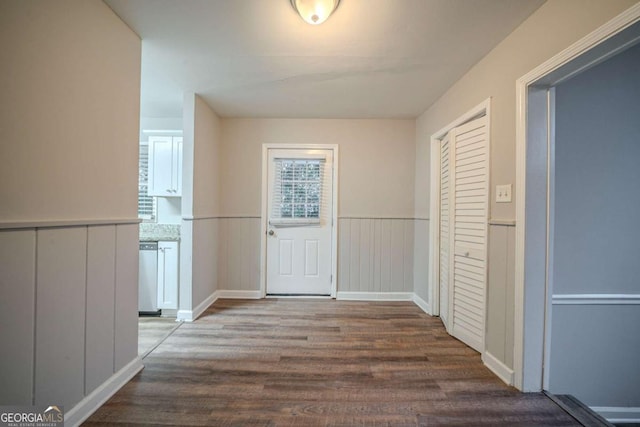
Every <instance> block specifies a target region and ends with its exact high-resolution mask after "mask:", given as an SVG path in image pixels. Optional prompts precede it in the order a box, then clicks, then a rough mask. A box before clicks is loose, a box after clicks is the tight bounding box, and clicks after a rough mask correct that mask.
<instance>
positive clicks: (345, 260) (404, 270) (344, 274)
mask: <svg viewBox="0 0 640 427" xmlns="http://www.w3.org/2000/svg"><path fill="white" fill-rule="evenodd" d="M218 221H219V225H218V236H219V243H218V289H219V290H229V291H259V290H260V218H259V217H236V218H219V219H218ZM414 222H415V220H414V219H413V218H340V219H339V222H338V226H339V228H338V292H339V293H342V295H343V296H345V295H347V294H344V292H348V293H353V292H357V293H371V294H372V295H371V298H373V297H374V296H373V294H377V295H379V294H385V293H398V292H399V293H413V292H414V288H413V286H414V284H413V252H414ZM389 297H391V296H389ZM393 298H395V297H393ZM409 299H411V298H409Z"/></svg>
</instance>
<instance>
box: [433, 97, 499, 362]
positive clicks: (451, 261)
mask: <svg viewBox="0 0 640 427" xmlns="http://www.w3.org/2000/svg"><path fill="white" fill-rule="evenodd" d="M490 104H491V102H490V99H487V100H486V101H484V102H483V103H482V104H480V105H478V106H476V107H475V108H473V109H472V110H470V111H469V112H467V113H466V114H465V115H463V116H462V117H460V118H458V119H457V120H455V121H454V122H452V123H450V124H449V125H447V126H445V127H444V128H443V129H441V130H440V131H438V132H436V133H435V134H433V135H432V136H431V193H430V194H431V200H430V206H431V215H430V218H432V221H431V224H430V227H431V229H430V235H431V240H430V254H431V255H430V257H429V271H430V276H429V290H430V296H431V301H433V303H432V310H433V312H432V314H433V315H439V316H440V318H441V320H442V322H443V324H444V325H445V328H446V329H447V331H448V332H449V333H450V334H451V335H453V336H454V337H456V338H458V339H460V340H461V341H463V342H464V343H466V344H467V345H469V346H470V347H472V348H473V349H475V350H476V351H478V352H480V353H483V352H484V335H485V334H484V331H485V323H486V285H487V262H488V259H487V253H488V251H487V243H488V220H489V195H490V191H489V148H490V144H489V142H490V126H489V124H490Z"/></svg>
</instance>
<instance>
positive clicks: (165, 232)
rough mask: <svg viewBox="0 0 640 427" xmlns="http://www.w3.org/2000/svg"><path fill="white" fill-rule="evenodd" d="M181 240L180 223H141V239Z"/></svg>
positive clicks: (144, 240) (154, 240)
mask: <svg viewBox="0 0 640 427" xmlns="http://www.w3.org/2000/svg"><path fill="white" fill-rule="evenodd" d="M177 240H180V225H179V224H156V223H155V222H141V223H140V241H141V242H157V241H177Z"/></svg>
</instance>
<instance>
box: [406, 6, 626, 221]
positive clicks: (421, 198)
mask: <svg viewBox="0 0 640 427" xmlns="http://www.w3.org/2000/svg"><path fill="white" fill-rule="evenodd" d="M634 3H637V0H606V1H605V0H549V1H548V2H547V3H545V4H544V5H542V7H540V9H538V10H537V11H536V12H534V13H533V15H531V16H530V17H529V18H528V19H527V20H526V21H525V22H523V23H522V25H520V26H519V27H518V28H517V29H516V30H515V31H514V32H513V33H511V35H509V36H508V37H507V38H506V39H505V40H503V41H502V42H501V43H500V44H499V45H498V46H496V48H495V49H493V50H492V51H491V52H490V53H489V54H488V55H487V56H486V57H484V58H483V59H482V60H481V61H480V62H478V64H476V65H475V66H474V67H473V68H472V69H471V70H470V71H469V72H468V73H467V74H466V75H465V76H464V77H463V78H462V79H460V80H459V81H458V82H457V83H456V84H454V85H453V86H452V87H451V88H450V89H449V90H448V91H447V92H446V93H445V94H444V95H443V96H442V97H441V98H440V99H439V100H438V101H437V102H436V103H435V104H433V105H432V106H431V107H430V108H429V109H428V110H427V111H426V112H424V113H423V114H422V115H421V116H420V117H419V118H418V122H417V135H416V141H417V144H416V169H417V170H418V171H420V172H419V173H416V178H417V179H416V187H415V191H416V215H417V216H428V215H429V179H428V176H429V175H428V173H429V147H428V145H429V138H430V136H431V135H432V134H433V133H435V132H436V131H438V130H439V129H440V128H442V127H444V126H446V125H447V124H448V123H450V122H451V121H453V120H454V119H456V118H457V117H459V116H461V115H462V114H464V113H465V112H466V111H468V110H469V109H471V108H472V107H474V106H476V105H478V104H479V103H481V102H482V101H483V100H485V99H487V98H489V97H491V114H492V118H491V184H492V187H493V188H492V189H491V194H492V197H493V199H494V198H495V196H493V195H494V192H495V185H496V184H509V183H512V184H515V123H516V111H515V105H516V92H515V87H516V85H515V82H516V80H517V79H518V78H519V77H521V76H523V75H524V74H526V73H527V72H529V71H531V70H532V69H533V68H535V67H536V66H538V65H540V64H541V63H543V62H544V61H546V60H547V59H549V58H551V57H552V56H553V55H555V54H556V53H559V52H560V51H562V50H563V49H565V48H567V47H568V46H569V45H571V44H572V43H574V42H576V41H578V40H579V39H580V38H582V37H584V36H585V35H587V34H588V33H590V32H591V31H593V30H595V29H596V28H597V27H599V26H600V25H602V24H604V23H605V22H607V21H608V20H610V19H611V18H613V17H614V16H616V15H617V14H619V13H620V12H622V11H623V10H625V9H626V8H628V7H630V6H631V5H633V4H634ZM514 197H517V194H514ZM491 217H492V218H496V219H514V218H515V203H500V204H496V203H491Z"/></svg>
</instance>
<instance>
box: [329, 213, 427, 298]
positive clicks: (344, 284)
mask: <svg viewBox="0 0 640 427" xmlns="http://www.w3.org/2000/svg"><path fill="white" fill-rule="evenodd" d="M414 221H415V220H414V219H413V218H340V220H339V228H338V292H339V293H345V292H359V293H363V292H367V293H369V292H370V293H374V294H383V293H395V292H410V293H413V250H414V245H413V239H414ZM343 295H344V294H343Z"/></svg>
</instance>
